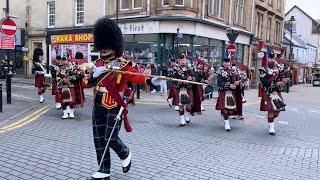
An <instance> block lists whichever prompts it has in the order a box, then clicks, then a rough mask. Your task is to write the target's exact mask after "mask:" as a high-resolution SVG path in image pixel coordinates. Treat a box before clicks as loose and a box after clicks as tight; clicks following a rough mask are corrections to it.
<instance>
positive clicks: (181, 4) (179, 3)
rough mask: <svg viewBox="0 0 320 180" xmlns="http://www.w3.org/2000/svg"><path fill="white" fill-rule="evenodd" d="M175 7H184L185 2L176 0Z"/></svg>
mask: <svg viewBox="0 0 320 180" xmlns="http://www.w3.org/2000/svg"><path fill="white" fill-rule="evenodd" d="M174 5H176V6H184V0H175V2H174Z"/></svg>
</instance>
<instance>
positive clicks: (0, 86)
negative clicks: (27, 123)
mask: <svg viewBox="0 0 320 180" xmlns="http://www.w3.org/2000/svg"><path fill="white" fill-rule="evenodd" d="M2 112H3V110H2V83H0V113H2Z"/></svg>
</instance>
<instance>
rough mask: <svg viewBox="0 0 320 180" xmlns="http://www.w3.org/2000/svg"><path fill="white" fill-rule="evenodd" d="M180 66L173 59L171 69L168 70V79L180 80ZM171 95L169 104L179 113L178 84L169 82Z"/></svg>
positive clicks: (169, 95)
mask: <svg viewBox="0 0 320 180" xmlns="http://www.w3.org/2000/svg"><path fill="white" fill-rule="evenodd" d="M179 68H180V67H179V65H178V64H177V63H176V61H175V60H174V59H171V64H170V67H169V68H168V77H171V78H178V70H179ZM169 87H170V88H169V94H168V98H167V102H168V103H169V106H170V107H172V106H174V109H175V110H176V111H179V101H180V100H179V87H178V84H177V82H171V81H169Z"/></svg>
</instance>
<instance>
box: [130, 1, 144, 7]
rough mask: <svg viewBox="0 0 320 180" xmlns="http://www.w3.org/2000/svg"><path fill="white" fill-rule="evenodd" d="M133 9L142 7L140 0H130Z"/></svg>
mask: <svg viewBox="0 0 320 180" xmlns="http://www.w3.org/2000/svg"><path fill="white" fill-rule="evenodd" d="M132 1H133V2H132V4H133V9H142V0H132Z"/></svg>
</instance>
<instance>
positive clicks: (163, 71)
mask: <svg viewBox="0 0 320 180" xmlns="http://www.w3.org/2000/svg"><path fill="white" fill-rule="evenodd" d="M159 75H160V76H168V67H167V64H166V63H163V64H162V65H161V66H160V74H159ZM160 86H161V88H160V95H161V96H163V95H164V96H165V97H167V96H168V89H167V81H164V80H163V81H161V85H160Z"/></svg>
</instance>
